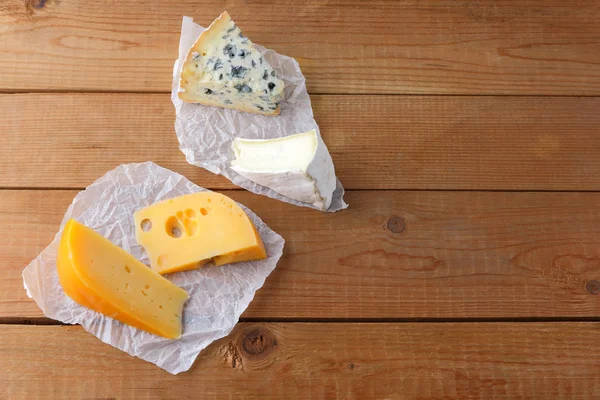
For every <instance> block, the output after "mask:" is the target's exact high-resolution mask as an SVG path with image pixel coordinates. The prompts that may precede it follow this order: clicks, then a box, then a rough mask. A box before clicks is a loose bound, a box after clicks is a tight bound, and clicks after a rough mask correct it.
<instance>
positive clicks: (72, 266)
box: [56, 219, 188, 339]
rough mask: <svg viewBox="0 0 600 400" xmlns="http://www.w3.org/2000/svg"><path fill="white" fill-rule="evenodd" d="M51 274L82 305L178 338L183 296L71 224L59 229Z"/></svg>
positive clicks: (117, 249) (88, 231) (118, 250)
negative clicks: (56, 250)
mask: <svg viewBox="0 0 600 400" xmlns="http://www.w3.org/2000/svg"><path fill="white" fill-rule="evenodd" d="M56 269H57V272H58V278H59V281H60V284H61V286H62V287H63V289H64V291H65V293H66V294H67V295H68V296H69V297H70V298H72V299H73V300H74V301H75V302H77V303H79V304H81V305H82V306H84V307H87V308H90V309H92V310H95V311H97V312H99V313H102V314H104V315H106V316H108V317H111V318H114V319H116V320H118V321H121V322H123V323H125V324H127V325H131V326H133V327H135V328H138V329H142V330H144V331H146V332H150V333H152V334H155V335H160V336H164V337H166V338H170V339H177V338H179V337H180V336H181V330H182V324H181V318H182V317H181V315H182V311H183V305H184V303H185V301H186V300H187V299H188V294H187V292H186V291H185V290H183V289H181V288H180V287H178V286H176V285H175V284H174V283H172V282H171V281H169V280H167V279H165V278H163V277H162V276H160V275H159V274H157V273H156V272H154V271H152V270H151V269H150V268H148V267H147V266H146V265H144V264H142V263H141V262H140V261H138V260H137V259H136V258H135V257H133V256H132V255H131V254H129V253H127V252H126V251H125V250H123V249H122V248H120V247H119V246H117V245H116V244H113V243H112V242H111V241H110V240H108V239H106V238H104V237H103V236H102V235H100V234H99V233H97V232H95V231H94V230H92V229H90V228H88V227H87V226H85V225H82V224H80V223H79V222H77V221H75V220H74V219H70V220H69V221H68V222H67V224H66V225H65V228H64V230H63V233H62V236H61V240H60V245H59V250H58V256H57V260H56Z"/></svg>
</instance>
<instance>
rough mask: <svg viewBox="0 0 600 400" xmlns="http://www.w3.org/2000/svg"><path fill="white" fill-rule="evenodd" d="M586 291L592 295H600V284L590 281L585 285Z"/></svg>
mask: <svg viewBox="0 0 600 400" xmlns="http://www.w3.org/2000/svg"><path fill="white" fill-rule="evenodd" d="M585 289H586V290H587V291H588V292H590V293H591V294H598V293H600V282H598V281H588V282H587V283H586V284H585Z"/></svg>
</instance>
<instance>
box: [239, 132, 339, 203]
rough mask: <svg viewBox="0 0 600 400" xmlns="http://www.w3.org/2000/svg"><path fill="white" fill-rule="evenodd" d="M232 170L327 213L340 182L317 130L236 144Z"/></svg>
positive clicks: (244, 140)
mask: <svg viewBox="0 0 600 400" xmlns="http://www.w3.org/2000/svg"><path fill="white" fill-rule="evenodd" d="M232 147H233V152H234V154H235V160H233V161H232V162H231V168H232V169H233V170H234V171H236V172H237V173H238V174H240V175H241V176H243V177H245V178H246V179H249V180H251V181H253V182H256V183H258V184H259V185H262V186H266V187H268V188H270V189H273V190H274V191H276V192H278V193H280V194H282V195H284V196H286V197H289V198H290V199H294V200H297V201H300V202H303V203H309V204H312V205H313V206H315V207H317V208H319V209H320V210H323V211H324V210H327V209H328V208H329V206H330V205H331V201H332V198H333V192H334V190H335V187H336V184H337V180H336V177H335V169H334V167H333V160H332V159H331V155H329V151H328V150H327V146H325V143H324V142H323V139H321V137H320V136H319V135H318V134H317V131H316V130H314V129H313V130H312V131H308V132H305V133H298V134H296V135H291V136H287V137H283V138H277V139H267V140H264V139H258V140H257V139H241V138H236V139H235V140H234V142H233V145H232Z"/></svg>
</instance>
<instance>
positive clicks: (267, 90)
mask: <svg viewBox="0 0 600 400" xmlns="http://www.w3.org/2000/svg"><path fill="white" fill-rule="evenodd" d="M283 93H284V83H283V81H282V80H281V79H279V78H278V77H277V73H276V72H275V70H274V69H273V68H272V67H271V65H269V63H268V62H267V60H265V59H264V57H262V56H261V55H260V53H259V52H258V50H256V48H255V47H254V45H253V44H252V42H251V41H250V39H248V38H247V37H246V36H244V35H243V33H242V31H241V30H240V28H238V27H237V26H236V25H235V23H234V22H233V21H232V20H231V17H230V16H229V14H228V13H227V11H225V12H223V14H221V15H220V16H219V18H217V19H216V20H215V21H214V22H213V23H212V24H211V25H210V27H208V29H206V30H205V31H204V32H202V34H201V35H200V36H199V37H198V39H197V40H196V42H195V43H194V45H193V46H192V48H191V49H190V51H189V53H188V55H187V57H186V60H185V62H184V63H183V67H182V70H181V79H180V82H179V93H178V94H179V98H180V99H181V100H183V101H186V102H190V103H200V104H204V105H207V106H215V107H223V108H231V109H235V110H240V111H245V112H251V113H256V114H262V115H278V114H279V111H280V105H279V104H280V102H281V100H282V99H283Z"/></svg>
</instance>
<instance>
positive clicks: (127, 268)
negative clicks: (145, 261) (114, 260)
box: [125, 265, 131, 274]
mask: <svg viewBox="0 0 600 400" xmlns="http://www.w3.org/2000/svg"><path fill="white" fill-rule="evenodd" d="M125 271H127V273H128V274H130V273H131V270H130V269H129V267H128V266H127V265H126V266H125Z"/></svg>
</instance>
